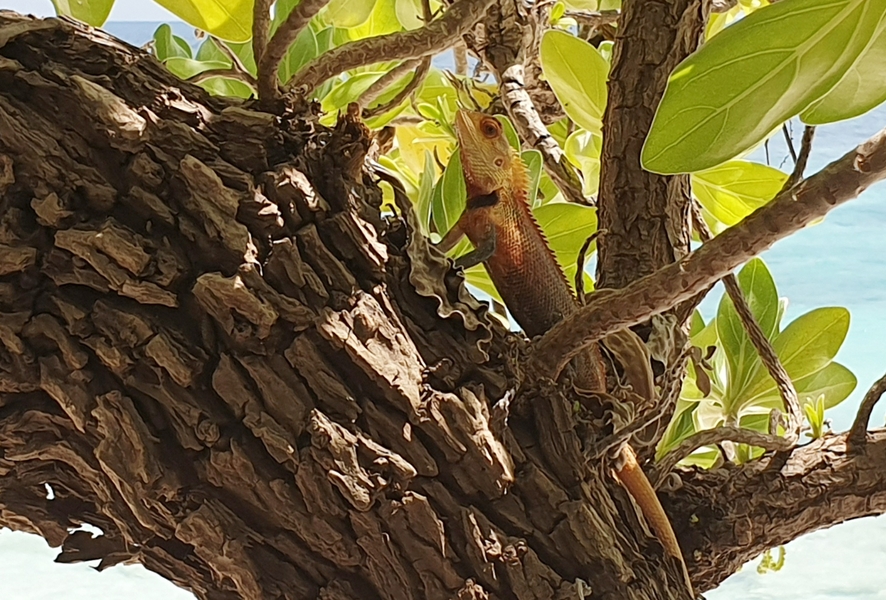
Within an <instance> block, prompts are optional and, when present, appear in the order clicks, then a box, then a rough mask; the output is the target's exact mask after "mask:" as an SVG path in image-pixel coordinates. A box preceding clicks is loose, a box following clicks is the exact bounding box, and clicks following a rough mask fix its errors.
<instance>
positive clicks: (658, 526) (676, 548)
mask: <svg viewBox="0 0 886 600" xmlns="http://www.w3.org/2000/svg"><path fill="white" fill-rule="evenodd" d="M620 458H621V462H623V463H624V466H623V467H622V468H621V470H620V471H618V478H619V480H620V481H621V482H622V484H623V485H624V486H625V487H626V488H627V489H628V492H629V493H630V494H631V496H632V497H633V498H634V501H635V502H636V503H637V504H638V505H639V506H640V512H642V513H643V518H645V519H646V522H647V523H649V525H650V526H651V527H652V529H653V530H654V531H655V534H656V535H657V536H658V540H659V542H660V543H661V545H662V546H663V547H664V549H665V551H666V552H667V553H668V554H670V555H671V556H673V557H674V558H676V559H677V560H678V561H680V566H681V567H682V569H683V578H684V579H685V580H686V587H688V588H689V594H690V596H691V597H692V598H695V592H694V591H693V589H692V581H691V580H690V579H689V571H688V570H687V569H686V561H684V560H683V553H682V552H681V551H680V544H678V543H677V536H676V534H675V533H674V529H673V527H671V522H670V520H669V519H668V516H667V515H666V514H665V511H664V509H663V508H662V506H661V502H660V501H659V500H658V496H656V495H655V490H654V489H653V488H652V484H651V483H649V479H648V478H647V477H646V473H644V472H643V469H642V468H640V465H639V464H638V463H637V456H636V454H634V451H633V450H632V449H631V447H630V446H624V447H623V449H622V451H621V457H620Z"/></svg>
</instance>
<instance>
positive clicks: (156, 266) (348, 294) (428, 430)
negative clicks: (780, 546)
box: [0, 13, 886, 600]
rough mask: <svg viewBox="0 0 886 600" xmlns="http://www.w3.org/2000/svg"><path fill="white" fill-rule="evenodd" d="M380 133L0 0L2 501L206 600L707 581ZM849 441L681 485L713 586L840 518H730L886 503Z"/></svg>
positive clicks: (878, 464) (677, 507) (877, 462)
mask: <svg viewBox="0 0 886 600" xmlns="http://www.w3.org/2000/svg"><path fill="white" fill-rule="evenodd" d="M370 145H371V139H370V137H369V136H368V134H367V131H366V130H365V128H364V127H363V126H362V125H361V124H360V123H359V122H356V121H355V120H353V119H351V118H345V119H343V120H342V121H341V122H340V123H339V124H338V125H337V126H336V127H335V128H334V129H331V130H329V129H326V128H323V127H321V126H319V125H318V124H317V122H316V119H315V118H314V117H312V116H311V115H310V114H307V113H305V114H299V113H292V114H287V115H284V116H275V115H271V114H267V113H262V112H257V111H255V110H254V109H253V108H252V107H250V105H248V104H243V105H237V104H233V103H230V102H227V101H222V100H219V99H217V98H211V97H209V96H207V95H206V94H205V93H204V92H203V91H202V90H200V89H198V88H196V87H194V86H191V85H188V84H186V83H183V82H181V81H179V80H177V79H175V78H174V77H173V76H172V75H170V74H169V73H168V72H167V71H166V70H165V69H164V68H163V67H162V66H161V65H160V64H158V63H157V62H156V60H154V59H153V58H152V57H150V56H146V55H145V54H143V53H142V52H140V51H137V50H135V49H133V48H131V47H129V46H127V45H125V44H122V43H121V42H118V41H116V40H114V39H113V38H110V37H108V36H106V35H105V34H102V33H99V32H95V31H93V30H87V29H86V28H84V27H82V26H79V25H76V24H72V23H70V22H67V21H63V20H55V19H50V20H46V21H39V20H33V19H30V18H24V17H19V16H16V15H13V14H10V13H0V210H2V214H0V475H2V477H0V525H3V526H8V527H11V528H13V529H17V530H24V531H30V532H34V533H37V534H39V535H41V536H43V537H44V538H46V539H47V541H48V542H49V543H50V544H52V545H53V546H61V547H62V551H61V554H60V556H59V559H58V560H59V561H61V562H76V561H83V560H92V559H96V558H101V559H102V562H101V566H102V567H108V566H111V565H114V564H117V563H120V562H131V561H137V562H140V563H142V564H144V565H145V566H146V567H148V568H149V569H151V570H153V571H156V572H157V573H159V574H160V575H162V576H163V577H165V578H167V579H169V580H171V581H173V582H175V583H177V584H178V585H180V586H182V587H186V588H188V589H190V590H192V591H193V592H194V593H195V594H196V595H197V597H199V598H207V599H209V598H211V599H222V598H231V599H233V598H250V599H253V598H315V597H319V598H329V599H333V598H334V599H342V598H353V599H364V598H365V599H377V598H385V599H397V600H399V599H416V600H418V599H425V598H428V599H437V598H439V599H448V598H477V599H480V598H502V599H506V598H508V599H509V598H519V599H521V600H522V599H533V598H534V599H539V600H542V599H551V598H564V599H565V598H576V597H578V598H581V597H589V596H590V595H591V593H593V597H594V598H601V599H606V598H611V599H615V598H618V599H649V600H651V599H661V598H685V597H687V595H688V594H687V592H686V590H685V589H684V587H683V585H682V578H681V576H680V574H679V568H678V566H677V565H676V564H675V563H674V561H672V560H671V559H669V558H667V556H666V555H665V554H664V553H663V551H662V549H661V547H660V545H659V544H658V543H657V542H656V541H655V539H654V538H652V537H651V536H650V534H649V533H648V530H647V529H646V527H645V525H644V524H643V523H642V519H641V518H640V517H639V516H638V515H637V513H636V511H635V510H634V505H633V503H632V501H631V500H630V498H629V496H628V495H627V493H626V492H625V491H624V490H623V489H622V488H621V486H620V485H619V484H618V482H617V481H616V480H615V479H614V477H612V475H611V473H610V470H609V468H608V466H607V465H606V461H592V462H590V463H589V462H588V461H587V460H586V453H588V452H590V451H591V450H592V449H593V447H594V443H595V442H596V441H597V440H598V438H599V437H600V436H601V435H603V434H605V433H607V432H611V425H607V424H604V423H601V422H600V421H601V419H599V418H597V419H596V420H595V419H594V417H593V415H586V414H580V413H577V412H576V411H575V409H574V407H573V400H574V399H573V398H571V397H569V396H568V395H566V392H565V390H563V389H560V388H558V387H556V386H554V384H552V383H550V382H544V381H541V382H521V380H520V370H519V367H518V365H519V358H520V356H521V354H522V353H523V351H524V348H525V341H524V340H523V339H522V338H521V337H519V336H518V335H515V334H513V333H509V332H507V331H506V330H505V329H504V328H503V327H501V326H500V325H497V324H496V321H495V320H492V319H487V318H486V316H485V314H484V310H483V308H482V307H481V306H480V305H479V304H478V303H477V302H476V301H474V300H473V299H472V298H471V297H470V296H469V294H468V293H467V291H466V290H465V288H464V284H463V280H462V279H461V277H460V276H458V275H457V274H455V273H454V272H453V271H451V270H450V269H449V262H448V261H446V260H445V259H443V258H442V257H441V256H440V255H439V254H438V253H436V251H433V250H431V249H429V247H428V244H427V241H426V240H424V239H423V238H421V237H420V236H417V235H415V234H413V232H412V231H411V230H410V229H409V227H408V226H407V223H406V222H404V220H402V219H400V218H392V217H391V218H381V217H380V216H379V211H378V205H379V203H380V198H381V195H380V192H379V190H378V188H377V187H376V186H375V185H374V184H373V183H372V182H371V181H370V180H369V178H368V176H367V175H366V174H365V173H364V170H363V158H364V156H365V155H366V153H367V151H368V150H369V148H370ZM833 444H835V445H834V446H832V447H831V446H829V449H830V450H829V451H831V452H833V453H835V454H839V453H841V452H842V457H843V458H844V459H845V460H844V462H840V461H836V460H833V456H832V457H831V460H828V461H819V462H815V461H814V460H812V459H810V458H809V457H810V456H811V455H809V454H803V453H804V452H809V451H808V450H807V448H808V447H807V448H803V449H800V450H797V451H795V453H794V455H792V456H788V457H782V458H783V460H782V459H780V460H778V461H759V462H758V463H755V464H754V465H751V466H749V467H733V468H731V469H729V470H724V469H721V470H714V471H710V472H695V471H693V472H691V473H690V475H691V476H690V477H688V479H687V480H686V482H684V485H683V486H682V488H680V489H678V490H676V491H672V492H668V493H667V494H664V495H663V501H664V503H665V506H666V508H668V509H670V510H671V512H672V514H671V516H672V519H673V523H674V528H675V530H676V531H677V533H678V536H679V537H680V542H681V545H682V547H683V550H684V553H685V555H686V557H687V562H688V564H689V569H690V573H691V574H692V576H693V580H694V583H695V585H696V588H697V590H699V591H704V590H705V589H709V588H710V587H711V586H713V585H715V584H716V583H718V582H719V581H720V580H721V579H722V578H723V577H725V576H726V575H728V574H729V573H730V572H732V571H734V570H735V569H737V568H738V566H740V561H741V560H742V559H743V558H744V559H746V558H750V556H748V553H749V552H752V551H756V552H758V551H759V550H760V549H762V547H765V544H767V543H770V542H772V543H781V541H784V540H786V539H789V538H790V537H791V536H792V535H799V534H800V533H802V532H805V531H809V530H812V529H815V528H818V527H822V526H827V525H829V524H831V523H834V522H836V520H837V517H836V516H835V515H833V514H830V513H829V512H828V510H807V511H806V512H804V513H802V515H799V516H797V515H794V514H793V513H791V515H794V516H793V517H792V518H790V519H788V520H787V521H786V522H785V523H786V524H785V525H784V526H783V527H781V528H779V529H778V530H777V534H772V533H771V532H770V530H765V531H762V530H759V529H758V528H756V527H755V526H754V525H753V524H752V523H750V522H746V521H745V520H743V519H741V518H739V517H738V516H737V515H749V514H754V510H755V509H756V510H768V509H771V512H772V513H775V514H774V515H773V514H770V513H767V514H770V518H777V517H778V514H777V511H778V510H782V511H783V512H785V514H787V513H788V511H787V509H784V508H783V507H785V506H790V503H789V500H790V499H791V498H794V499H796V498H802V497H804V495H808V493H809V489H814V490H818V489H819V488H820V486H819V485H818V482H820V481H837V480H840V481H845V482H846V486H845V487H844V488H842V489H840V490H838V491H837V492H836V493H839V494H841V497H842V498H844V499H847V500H846V502H844V503H843V504H842V506H843V507H844V508H845V507H846V506H849V505H851V506H853V507H854V510H855V511H856V512H854V513H852V514H845V513H841V514H840V515H839V518H840V519H845V518H851V517H852V516H861V515H862V514H872V513H874V512H882V510H883V507H882V506H881V504H882V501H881V502H880V503H877V502H870V503H868V502H859V501H856V502H854V503H852V502H850V500H851V499H857V498H859V494H860V493H861V491H860V490H858V489H857V488H856V487H853V485H852V483H853V482H856V481H859V480H862V481H864V484H865V486H866V487H865V489H864V490H863V492H864V494H865V496H864V497H865V498H867V497H876V498H880V497H881V496H883V495H884V493H886V477H884V476H883V473H884V472H886V470H884V469H882V463H883V462H886V458H884V457H886V453H884V452H883V451H882V450H881V447H882V446H884V445H886V440H880V439H879V438H878V439H874V440H872V441H871V442H869V443H868V445H867V446H866V447H865V449H863V450H862V451H861V452H860V453H859V454H858V455H855V456H853V457H850V456H848V455H846V453H845V447H842V449H841V447H840V446H839V443H837V442H833ZM790 461H795V462H796V461H801V464H802V465H804V467H805V468H806V470H805V471H802V477H801V476H800V475H798V473H800V471H799V470H797V469H790V465H791V464H794V463H791V462H790ZM862 469H864V473H865V477H858V473H859V472H860V470H862ZM877 469H879V470H877ZM782 470H783V471H782ZM742 474H745V476H746V477H745V478H744V479H741V477H740V476H741V475H742ZM841 476H843V477H845V480H843V479H840V477H841ZM791 477H795V479H790V478H791ZM826 477H827V478H826ZM852 477H855V478H852ZM736 478H737V479H736ZM776 480H781V481H784V480H788V481H790V482H793V484H792V485H788V486H784V485H783V486H781V487H777V486H776V485H775V484H771V485H770V486H769V487H768V488H766V489H767V490H768V493H769V495H768V496H767V497H766V499H765V500H766V503H765V504H764V498H762V497H761V496H763V494H758V495H753V494H752V495H750V496H747V497H746V502H745V503H744V504H743V505H737V504H731V503H730V502H732V500H733V499H734V498H735V496H736V495H735V488H734V482H735V481H742V482H743V484H744V485H745V486H746V488H744V489H748V490H755V489H756V490H760V489H763V488H762V487H759V486H765V485H766V482H769V481H776ZM755 485H757V486H758V487H754V486H755ZM47 486H48V487H49V488H51V492H52V493H51V494H48V493H47ZM807 487H808V488H809V489H807ZM779 494H780V495H779ZM878 494H879V495H878ZM829 498H830V497H824V496H822V497H821V499H820V501H821V503H822V504H821V506H824V507H833V506H837V505H838V503H834V502H831V501H830V500H829ZM702 510H703V511H704V513H703V515H704V517H705V518H703V519H699V518H698V516H699V514H701V513H700V512H699V511H702ZM831 510H834V509H831ZM714 515H717V516H719V517H721V518H718V519H714V518H712V516H714ZM791 515H788V516H791ZM84 523H88V524H91V525H93V526H96V527H98V528H100V529H101V531H102V532H103V534H102V535H100V536H98V537H95V538H92V537H91V536H90V534H88V533H85V532H83V531H77V532H73V533H70V532H69V530H70V529H71V528H75V527H77V526H78V525H80V524H84ZM724 523H726V524H729V525H728V526H724ZM775 538H777V539H775Z"/></svg>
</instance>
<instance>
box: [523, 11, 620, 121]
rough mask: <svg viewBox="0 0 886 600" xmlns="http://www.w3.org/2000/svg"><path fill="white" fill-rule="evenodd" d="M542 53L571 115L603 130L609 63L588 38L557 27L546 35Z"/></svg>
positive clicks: (546, 71) (552, 82) (550, 78)
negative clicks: (588, 41) (586, 39)
mask: <svg viewBox="0 0 886 600" xmlns="http://www.w3.org/2000/svg"><path fill="white" fill-rule="evenodd" d="M539 57H540V59H541V66H542V70H543V71H544V75H545V78H546V79H547V80H548V83H549V84H550V85H551V89H553V90H554V94H555V95H556V96H557V100H559V101H560V104H561V105H563V110H564V111H566V114H567V115H569V118H570V119H572V120H573V121H575V122H576V124H577V125H579V126H580V127H583V128H585V129H587V130H589V131H597V132H599V131H601V129H602V128H603V109H604V108H605V107H606V78H607V77H608V76H609V63H607V62H606V60H605V59H604V58H603V57H602V56H600V53H599V52H597V49H596V48H594V47H593V46H591V45H590V44H589V43H587V42H586V41H584V40H580V39H579V38H577V37H575V36H574V35H570V34H568V33H566V32H563V31H557V30H554V29H552V30H549V31H547V32H545V34H544V37H542V39H541V51H540V55H539Z"/></svg>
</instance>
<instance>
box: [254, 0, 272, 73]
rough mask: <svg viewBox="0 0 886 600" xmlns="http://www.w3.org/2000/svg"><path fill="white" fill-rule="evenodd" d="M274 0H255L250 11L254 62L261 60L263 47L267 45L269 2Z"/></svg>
mask: <svg viewBox="0 0 886 600" xmlns="http://www.w3.org/2000/svg"><path fill="white" fill-rule="evenodd" d="M273 2H274V0H255V5H254V6H253V12H252V55H253V56H254V57H255V64H256V65H258V64H259V63H260V62H261V58H262V55H263V54H264V53H265V48H267V46H268V35H269V34H270V30H271V4H273Z"/></svg>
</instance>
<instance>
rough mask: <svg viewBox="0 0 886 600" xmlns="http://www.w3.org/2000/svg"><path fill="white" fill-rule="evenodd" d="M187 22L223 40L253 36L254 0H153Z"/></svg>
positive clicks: (241, 40) (245, 38) (243, 38)
mask: <svg viewBox="0 0 886 600" xmlns="http://www.w3.org/2000/svg"><path fill="white" fill-rule="evenodd" d="M154 1H155V2H156V3H157V4H159V5H160V6H162V7H163V8H165V9H166V10H168V11H169V12H171V13H172V14H174V15H176V16H177V17H179V18H181V19H182V20H183V21H185V22H186V23H189V24H191V25H193V26H194V27H197V28H198V29H202V30H203V31H205V32H207V33H210V34H212V35H214V36H216V37H218V38H221V39H223V40H229V41H231V42H245V41H246V40H248V39H250V38H251V37H252V6H253V0H154Z"/></svg>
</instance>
